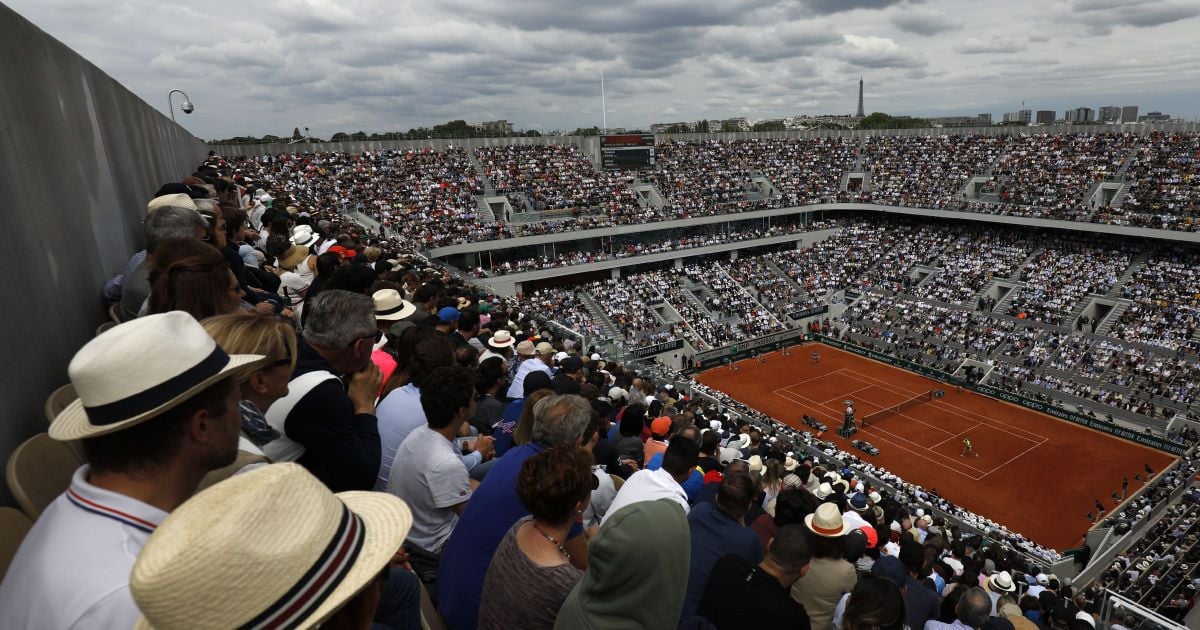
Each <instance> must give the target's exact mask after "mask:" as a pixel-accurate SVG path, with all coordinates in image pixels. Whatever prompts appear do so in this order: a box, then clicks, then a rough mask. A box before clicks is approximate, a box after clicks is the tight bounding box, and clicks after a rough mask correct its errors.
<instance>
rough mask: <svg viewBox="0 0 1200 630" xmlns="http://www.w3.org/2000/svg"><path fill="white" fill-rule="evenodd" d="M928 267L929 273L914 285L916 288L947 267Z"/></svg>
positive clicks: (914, 266)
mask: <svg viewBox="0 0 1200 630" xmlns="http://www.w3.org/2000/svg"><path fill="white" fill-rule="evenodd" d="M918 266H920V265H913V268H914V269H915V268H916V267H918ZM926 269H928V270H929V273H928V274H927V275H926V276H925V277H924V278H921V281H920V282H918V283H916V284H914V285H913V287H912V288H913V289H916V288H917V287H919V286H921V285H923V284H925V283H926V282H929V281H931V280H933V279H934V278H935V277H937V276H939V275H941V273H942V272H943V271H945V269H944V268H942V267H932V266H931V267H926ZM914 297H915V296H914ZM916 299H921V298H916ZM976 304H978V302H976Z"/></svg>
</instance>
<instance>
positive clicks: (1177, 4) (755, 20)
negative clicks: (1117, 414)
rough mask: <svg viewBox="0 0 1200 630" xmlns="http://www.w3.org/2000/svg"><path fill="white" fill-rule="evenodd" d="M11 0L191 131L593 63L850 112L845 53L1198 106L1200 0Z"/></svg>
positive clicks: (431, 115)
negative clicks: (190, 108)
mask: <svg viewBox="0 0 1200 630" xmlns="http://www.w3.org/2000/svg"><path fill="white" fill-rule="evenodd" d="M6 1H7V4H8V5H9V6H11V7H12V8H13V9H14V10H16V11H17V12H19V13H20V14H22V15H24V16H26V17H27V18H29V19H31V20H32V21H33V22H34V23H35V24H37V25H38V26H40V27H41V28H44V29H46V30H47V31H48V32H50V34H52V35H53V36H55V37H57V38H59V39H61V40H62V41H64V42H65V43H67V45H69V46H71V47H72V48H74V49H76V50H77V51H79V52H80V53H81V54H82V55H84V56H85V57H87V58H88V59H89V60H90V61H92V62H93V63H95V64H96V65H97V66H99V67H100V68H102V69H103V70H104V71H106V72H108V73H109V74H111V75H112V76H114V77H115V78H116V79H117V80H119V81H121V82H122V83H123V84H124V85H126V86H128V87H129V88H130V89H131V90H133V91H134V92H135V93H136V94H138V95H139V96H141V97H142V98H143V99H145V100H146V101H147V102H149V103H151V104H153V105H155V106H156V107H162V103H163V101H164V97H165V93H166V91H167V90H169V89H172V88H181V89H184V90H186V91H187V92H188V94H189V96H190V97H191V99H192V101H193V102H194V103H195V104H196V108H197V109H196V112H195V113H194V114H192V115H190V116H180V117H179V121H180V123H182V124H183V125H185V126H186V127H187V128H188V129H189V130H191V131H192V132H193V133H196V134H197V135H199V136H201V137H206V138H220V137H228V136H232V135H241V134H255V135H261V134H264V133H275V134H280V133H288V132H290V131H291V129H292V127H294V126H300V127H306V126H307V127H309V128H311V129H312V131H313V133H314V134H317V135H320V136H323V137H328V136H329V135H331V134H332V133H333V132H336V131H357V130H360V129H361V130H364V131H367V132H373V131H389V130H396V129H401V130H404V129H408V128H410V127H417V126H425V125H432V124H437V123H440V122H444V121H446V120H451V119H455V118H462V119H465V120H468V121H470V122H477V121H482V120H494V119H497V118H506V119H508V120H509V121H511V122H512V123H514V125H516V126H517V127H518V128H535V129H541V130H551V129H568V130H569V129H574V128H575V127H578V126H584V125H586V126H591V125H593V124H598V123H599V121H600V120H601V117H602V113H601V111H600V98H599V95H600V72H601V69H603V71H604V74H605V78H606V87H607V92H608V93H607V97H608V98H607V102H608V122H609V124H611V125H614V126H622V127H628V128H638V127H645V126H648V125H649V124H651V123H653V122H659V121H660V120H661V119H663V118H669V119H670V120H696V119H700V118H709V119H714V118H726V117H729V116H748V117H750V118H753V119H761V118H775V117H780V116H789V115H797V114H820V113H843V114H844V113H850V112H853V111H854V107H855V105H856V104H857V87H858V77H859V75H860V73H861V74H863V75H864V76H865V77H866V81H867V101H868V109H870V110H872V111H877V110H881V111H887V112H889V113H894V114H914V115H921V114H931V113H935V112H936V113H946V114H952V113H965V114H976V113H978V112H980V111H987V108H988V107H993V106H995V107H997V109H994V110H992V111H993V112H994V113H1000V112H1002V111H1011V110H1012V109H1015V107H1016V106H1017V104H1019V103H1020V102H1021V101H1022V100H1024V101H1027V102H1029V103H1030V104H1031V106H1033V107H1041V106H1043V105H1045V106H1046V107H1055V106H1058V105H1061V106H1067V105H1070V106H1079V105H1089V106H1092V107H1097V106H1099V105H1104V104H1108V103H1109V102H1116V101H1117V100H1121V101H1124V100H1128V97H1122V98H1117V96H1114V95H1127V94H1133V95H1140V96H1138V97H1137V98H1136V99H1133V100H1136V101H1137V104H1138V105H1141V106H1142V108H1143V109H1145V110H1152V109H1159V110H1162V111H1168V112H1170V113H1172V114H1177V115H1185V116H1197V115H1200V90H1198V89H1197V88H1194V87H1191V86H1195V85H1200V54H1197V53H1194V52H1191V51H1193V50H1195V44H1194V35H1193V32H1194V30H1195V26H1196V24H1195V22H1194V21H1188V20H1189V18H1191V17H1194V16H1195V15H1196V14H1197V13H1200V5H1198V3H1197V0H1149V1H1142V2H1138V1H1137V0H1120V1H1118V0H1103V1H1101V0H1091V1H1082V0H1052V2H1046V0H1012V1H1011V2H1009V3H1003V4H1000V3H979V2H978V1H977V0H926V1H924V2H917V1H915V0H849V1H846V0H792V1H788V2H778V0H729V1H727V2H722V3H696V2H694V1H692V0H612V1H610V2H605V3H598V2H595V1H594V0H561V1H558V0H489V1H488V2H486V3H484V2H478V1H477V0H443V1H442V2H421V1H418V0H264V1H263V2H258V3H245V2H235V1H233V0H208V2H206V3H205V4H204V5H203V6H201V5H196V4H195V3H182V2H180V0H157V1H152V0H123V2H120V3H117V4H113V3H111V2H103V1H102V0H6ZM851 11H852V12H853V13H852V15H848V12H851ZM231 16H232V17H231ZM181 25H182V26H181ZM960 28H961V30H960ZM951 31H959V32H958V33H955V34H953V35H951V36H947V35H946V33H948V32H951ZM1081 32H1088V33H1090V34H1091V36H1086V37H1085V36H1081ZM1101 33H1104V35H1103V36H1098V35H1099V34H1101ZM1022 50H1026V52H1024V53H1021V52H1020V51H1022ZM980 55H991V56H992V57H991V58H988V57H980ZM981 60H986V62H987V63H986V64H981V63H980V62H981ZM1080 60H1086V61H1082V62H1081V61H1080ZM1052 62H1061V65H1059V66H1057V67H1056V65H1055V63H1052ZM983 77H987V79H986V80H982V78H983ZM1181 86H1182V87H1181ZM1160 95H1165V96H1161V99H1160ZM1181 103H1182V105H1181ZM1123 104H1124V103H1123ZM1129 104H1133V103H1132V102H1131V103H1129ZM1000 108H1004V109H1000ZM1180 108H1182V109H1180Z"/></svg>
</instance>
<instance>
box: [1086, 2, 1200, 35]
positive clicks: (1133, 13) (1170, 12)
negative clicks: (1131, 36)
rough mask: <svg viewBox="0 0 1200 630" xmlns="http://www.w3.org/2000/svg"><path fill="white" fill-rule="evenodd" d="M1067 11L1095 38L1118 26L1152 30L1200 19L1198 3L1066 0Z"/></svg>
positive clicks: (1199, 5) (1199, 4)
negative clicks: (1157, 27)
mask: <svg viewBox="0 0 1200 630" xmlns="http://www.w3.org/2000/svg"><path fill="white" fill-rule="evenodd" d="M1067 8H1068V11H1069V13H1070V14H1071V16H1073V17H1074V18H1075V19H1076V20H1077V21H1078V22H1080V23H1081V24H1084V25H1086V26H1087V27H1088V29H1089V30H1090V31H1091V32H1092V33H1093V34H1096V35H1107V34H1109V33H1111V32H1112V29H1113V27H1116V26H1132V27H1135V28H1150V27H1155V26H1161V25H1163V24H1170V23H1172V22H1178V21H1181V20H1187V19H1190V18H1194V17H1196V16H1200V3H1198V2H1196V1H1195V0H1067Z"/></svg>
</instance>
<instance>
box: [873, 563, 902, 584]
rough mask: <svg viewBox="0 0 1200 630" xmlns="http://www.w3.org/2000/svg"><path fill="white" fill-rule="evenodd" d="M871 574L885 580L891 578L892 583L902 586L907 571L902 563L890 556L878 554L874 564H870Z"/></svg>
mask: <svg viewBox="0 0 1200 630" xmlns="http://www.w3.org/2000/svg"><path fill="white" fill-rule="evenodd" d="M871 574H872V575H875V576H877V577H881V578H884V579H887V580H891V581H892V583H893V584H895V585H896V586H899V587H900V588H904V581H905V578H907V577H908V571H907V570H905V568H904V563H903V562H900V560H899V559H897V558H893V557H892V556H880V557H879V559H878V560H876V561H875V564H874V565H872V566H871Z"/></svg>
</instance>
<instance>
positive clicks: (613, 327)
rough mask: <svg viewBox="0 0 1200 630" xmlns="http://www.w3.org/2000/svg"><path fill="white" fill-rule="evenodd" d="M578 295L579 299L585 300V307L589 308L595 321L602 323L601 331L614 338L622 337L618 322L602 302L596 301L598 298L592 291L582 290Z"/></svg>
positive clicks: (588, 310)
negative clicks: (603, 306)
mask: <svg viewBox="0 0 1200 630" xmlns="http://www.w3.org/2000/svg"><path fill="white" fill-rule="evenodd" d="M577 295H578V296H579V300H580V301H581V302H583V307H584V308H585V309H587V312H588V314H590V315H591V316H592V318H593V319H594V321H596V322H599V323H600V330H601V332H603V333H604V334H607V335H608V336H609V337H611V338H613V339H620V338H621V337H622V335H621V330H620V328H618V327H617V323H616V322H615V321H613V319H612V318H611V317H609V316H608V312H607V311H605V310H604V309H603V308H601V307H600V303H599V302H597V301H596V298H595V297H593V296H592V294H591V293H590V292H588V291H584V290H580V291H579V292H578V293H577Z"/></svg>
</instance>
